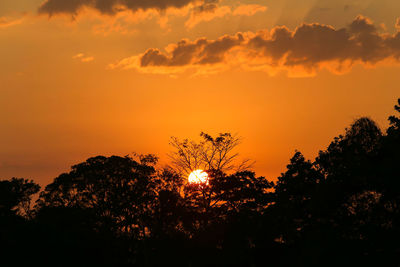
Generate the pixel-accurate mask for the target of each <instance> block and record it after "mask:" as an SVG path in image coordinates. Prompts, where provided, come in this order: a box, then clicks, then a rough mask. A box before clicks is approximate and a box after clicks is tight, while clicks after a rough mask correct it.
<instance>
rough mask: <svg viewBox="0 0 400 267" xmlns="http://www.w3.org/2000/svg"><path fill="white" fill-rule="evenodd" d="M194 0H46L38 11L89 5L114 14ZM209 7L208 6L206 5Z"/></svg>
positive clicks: (67, 10) (179, 5)
mask: <svg viewBox="0 0 400 267" xmlns="http://www.w3.org/2000/svg"><path fill="white" fill-rule="evenodd" d="M195 2H198V1H196V0H46V1H45V2H44V3H43V4H42V5H41V6H40V7H39V13H41V14H48V15H55V14H62V13H64V14H72V15H75V14H77V13H78V12H79V11H80V10H81V9H82V8H83V7H90V8H93V9H96V10H98V11H99V12H101V13H103V14H115V13H117V12H118V11H120V10H121V9H123V10H126V9H127V10H131V11H133V12H135V11H138V10H147V9H156V10H159V11H163V10H166V9H167V8H170V7H175V8H182V7H184V6H186V5H188V4H189V3H195ZM215 2H216V1H214V0H205V1H204V4H203V5H205V8H207V6H208V5H215ZM208 8H209V7H208Z"/></svg>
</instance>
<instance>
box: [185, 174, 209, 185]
mask: <svg viewBox="0 0 400 267" xmlns="http://www.w3.org/2000/svg"><path fill="white" fill-rule="evenodd" d="M188 181H189V183H191V184H206V185H208V174H207V173H206V172H205V171H203V170H195V171H192V172H191V173H190V175H189V178H188Z"/></svg>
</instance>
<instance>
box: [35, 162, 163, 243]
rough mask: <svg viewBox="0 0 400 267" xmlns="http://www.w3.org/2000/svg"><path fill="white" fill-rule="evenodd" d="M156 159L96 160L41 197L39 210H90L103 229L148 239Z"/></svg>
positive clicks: (63, 178)
mask: <svg viewBox="0 0 400 267" xmlns="http://www.w3.org/2000/svg"><path fill="white" fill-rule="evenodd" d="M156 161H157V159H156V158H155V157H153V156H143V157H140V159H139V162H137V161H135V160H134V159H133V158H131V157H129V156H126V157H117V156H112V157H102V156H98V157H94V158H90V159H88V160H87V161H86V162H84V163H81V164H78V165H75V166H73V167H72V170H71V172H69V173H65V174H62V175H60V176H59V177H57V178H56V179H55V180H54V182H53V183H51V184H49V185H48V186H46V188H45V190H44V191H43V192H42V193H41V195H40V199H39V202H38V208H39V209H40V208H43V207H73V208H79V209H88V210H91V212H94V214H95V215H96V216H98V218H99V222H98V223H99V227H103V228H107V229H112V230H113V231H115V232H116V233H121V232H124V233H125V234H129V235H133V236H135V237H145V235H146V231H147V229H146V227H148V226H147V221H148V220H149V217H150V216H151V210H150V206H151V205H152V204H151V203H152V202H153V200H154V198H155V192H154V190H155V184H154V182H153V180H152V179H153V177H154V175H155V169H154V167H153V165H154V164H155V163H156Z"/></svg>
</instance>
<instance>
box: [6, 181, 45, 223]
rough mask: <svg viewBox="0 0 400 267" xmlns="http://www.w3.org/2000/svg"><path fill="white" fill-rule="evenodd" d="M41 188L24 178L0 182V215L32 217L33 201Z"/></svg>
mask: <svg viewBox="0 0 400 267" xmlns="http://www.w3.org/2000/svg"><path fill="white" fill-rule="evenodd" d="M39 190H40V186H39V185H38V184H36V183H35V182H33V181H32V180H31V181H29V180H27V179H23V178H12V179H11V180H4V181H0V214H2V215H6V214H9V215H11V214H17V215H21V216H28V217H29V216H30V215H31V199H32V196H33V195H34V194H36V193H38V192H39Z"/></svg>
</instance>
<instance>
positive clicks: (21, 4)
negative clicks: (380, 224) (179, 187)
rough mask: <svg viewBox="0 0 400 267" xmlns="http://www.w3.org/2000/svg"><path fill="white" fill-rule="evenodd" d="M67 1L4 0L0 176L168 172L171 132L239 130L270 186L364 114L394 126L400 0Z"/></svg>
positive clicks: (0, 13)
mask: <svg viewBox="0 0 400 267" xmlns="http://www.w3.org/2000/svg"><path fill="white" fill-rule="evenodd" d="M71 2H72V1H71ZM71 2H70V1H67V0H47V1H42V0H18V1H17V0H2V1H1V2H0V47H1V49H0V58H1V61H0V127H1V128H0V178H2V179H8V178H10V177H14V176H15V177H25V178H31V179H35V180H36V181H38V182H39V183H41V184H42V185H45V184H46V183H49V182H50V181H51V180H52V179H53V178H54V177H56V176H57V175H58V174H60V173H61V172H64V171H68V170H69V167H70V166H71V165H73V164H75V163H79V162H81V161H84V160H86V159H87V158H88V157H90V156H95V155H100V154H102V155H112V154H117V155H126V154H129V153H131V152H138V153H155V154H157V155H159V156H160V157H161V159H162V161H163V162H164V161H165V160H166V153H167V152H168V151H169V149H170V148H169V146H168V141H169V137H170V136H177V137H180V138H191V139H197V138H198V135H199V133H200V132H201V131H205V132H208V133H210V134H217V133H219V132H232V133H238V134H239V135H240V136H242V137H243V144H242V145H241V146H240V148H239V150H240V153H241V154H242V155H243V156H244V157H250V158H252V159H254V160H255V161H256V162H257V163H256V165H255V170H256V171H257V173H258V175H263V176H266V177H268V178H271V179H275V178H276V177H277V176H278V175H279V173H280V172H282V171H284V169H285V165H286V164H287V162H288V161H289V159H290V157H291V155H292V154H293V152H294V150H295V149H299V150H300V151H302V152H303V153H304V154H305V155H306V156H307V157H309V158H313V157H315V156H316V154H317V153H318V150H319V149H323V148H325V147H326V146H327V145H328V144H329V142H330V141H331V140H332V138H333V137H335V136H337V135H338V134H340V133H343V131H344V128H345V127H346V126H348V125H349V124H350V123H351V122H352V121H353V120H354V119H356V118H357V117H359V116H364V115H367V116H370V117H371V118H373V119H374V120H376V121H377V122H378V124H379V125H380V126H381V127H382V128H385V127H386V126H387V117H388V116H389V115H390V114H392V113H393V112H392V110H393V108H392V107H393V105H394V103H395V101H396V99H397V98H398V97H399V96H400V94H399V93H400V89H399V87H398V84H399V82H400V76H399V70H400V68H399V64H398V59H399V56H400V35H399V36H398V35H396V33H397V29H398V28H399V27H397V28H396V25H397V24H396V22H397V17H400V2H399V1H397V0H363V1H360V0H304V1H298V0H287V1H276V0H265V1H249V0H246V1H230V0H227V1H223V0H221V1H217V0H208V1H204V0H199V1H197V0H196V1H191V0H160V1H159V2H157V3H158V4H160V5H159V6H149V5H148V3H149V2H146V1H143V0H110V1H109V2H108V4H109V5H107V6H101V5H100V4H99V3H100V2H98V1H96V0H92V1H83V0H82V1H80V0H78V1H74V3H80V5H78V6H71V5H68V3H71ZM66 3H67V4H66ZM358 15H362V16H358ZM302 23H305V24H302ZM278 26H279V27H278ZM398 26H400V24H399V25H398ZM296 27H297V28H296ZM182 40H183V41H182Z"/></svg>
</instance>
